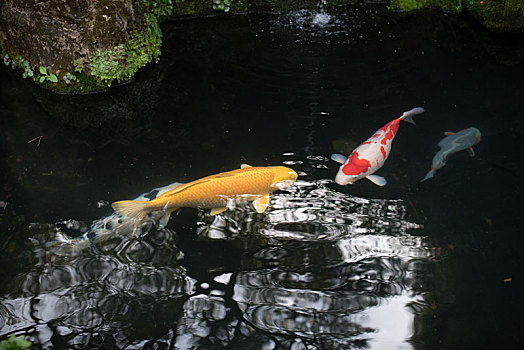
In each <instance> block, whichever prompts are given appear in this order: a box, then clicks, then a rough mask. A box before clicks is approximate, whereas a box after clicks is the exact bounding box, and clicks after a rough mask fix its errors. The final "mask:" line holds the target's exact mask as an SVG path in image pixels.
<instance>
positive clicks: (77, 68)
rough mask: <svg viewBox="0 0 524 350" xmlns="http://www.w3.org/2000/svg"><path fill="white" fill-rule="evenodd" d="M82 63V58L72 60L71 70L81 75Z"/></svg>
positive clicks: (83, 61) (83, 60)
mask: <svg viewBox="0 0 524 350" xmlns="http://www.w3.org/2000/svg"><path fill="white" fill-rule="evenodd" d="M84 63H85V59H84V58H83V57H79V58H77V59H76V60H74V61H73V68H74V70H75V72H77V73H82V71H83V70H84Z"/></svg>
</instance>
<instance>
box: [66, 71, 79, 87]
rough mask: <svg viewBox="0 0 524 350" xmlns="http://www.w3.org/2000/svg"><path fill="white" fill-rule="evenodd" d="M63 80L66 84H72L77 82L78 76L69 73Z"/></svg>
mask: <svg viewBox="0 0 524 350" xmlns="http://www.w3.org/2000/svg"><path fill="white" fill-rule="evenodd" d="M63 79H64V81H65V83H66V84H71V82H72V81H76V80H77V79H76V75H74V74H73V73H67V74H66V75H64V77H63Z"/></svg>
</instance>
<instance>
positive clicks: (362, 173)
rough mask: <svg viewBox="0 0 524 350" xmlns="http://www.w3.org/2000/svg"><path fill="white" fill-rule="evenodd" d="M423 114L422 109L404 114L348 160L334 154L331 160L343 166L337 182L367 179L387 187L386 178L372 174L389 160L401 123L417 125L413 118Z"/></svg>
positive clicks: (359, 148) (354, 152)
mask: <svg viewBox="0 0 524 350" xmlns="http://www.w3.org/2000/svg"><path fill="white" fill-rule="evenodd" d="M423 112H424V108H422V107H416V108H413V109H412V110H410V111H407V112H404V113H403V114H402V116H400V117H399V118H397V119H394V120H392V121H390V122H389V123H387V124H386V125H384V126H383V127H381V128H380V129H378V130H377V131H376V132H375V134H373V136H371V137H370V138H369V139H367V140H366V141H364V142H363V143H362V144H360V146H358V147H357V148H356V149H355V150H354V151H353V152H351V154H350V155H349V157H348V158H347V159H346V157H345V156H343V155H342V154H332V155H331V159H332V160H334V161H335V162H338V163H341V164H342V165H341V166H340V169H339V170H338V173H337V176H336V177H335V182H336V183H337V184H339V185H348V184H353V183H355V182H356V181H358V180H360V179H363V178H366V179H368V180H370V181H371V182H373V183H374V184H375V185H378V186H385V185H386V179H385V178H383V177H382V176H378V175H372V174H373V173H374V172H375V171H377V170H378V169H380V168H381V167H382V166H383V165H384V162H385V161H386V159H388V156H389V152H390V151H391V143H392V142H393V139H394V138H395V135H396V134H397V131H398V127H399V124H400V121H401V120H405V121H407V122H410V123H413V124H415V122H414V121H413V118H412V116H414V115H417V114H420V113H423Z"/></svg>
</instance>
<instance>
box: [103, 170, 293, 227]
mask: <svg viewBox="0 0 524 350" xmlns="http://www.w3.org/2000/svg"><path fill="white" fill-rule="evenodd" d="M296 179H297V173H296V172H295V171H294V170H293V169H290V168H286V167H284V166H272V167H251V166H249V165H246V164H243V165H242V166H241V168H240V169H236V170H232V171H228V172H224V173H220V174H216V175H211V176H207V177H204V178H202V179H199V180H195V181H192V182H189V183H186V184H183V185H180V186H178V187H175V188H174V189H172V190H170V191H168V192H166V193H164V194H162V195H161V196H159V197H157V198H155V199H153V200H151V201H137V200H126V201H119V202H115V203H113V204H112V207H113V209H114V210H115V211H116V212H117V213H119V214H121V215H123V216H126V217H129V218H132V219H134V220H135V228H136V227H138V225H139V224H140V222H141V221H142V220H143V219H144V218H145V217H146V216H147V215H148V214H149V213H151V212H154V211H163V212H164V213H165V214H164V216H163V217H162V218H161V219H160V226H161V227H163V226H165V225H166V224H167V222H168V220H169V216H170V215H171V213H172V212H173V211H176V210H178V209H180V208H183V207H189V208H202V209H211V215H217V214H220V213H222V212H224V211H225V210H227V209H228V207H231V205H232V204H234V203H235V201H238V200H241V201H252V202H253V206H254V207H255V209H256V211H257V212H258V213H263V212H264V211H265V210H266V208H267V206H268V203H269V194H270V193H271V192H273V191H276V190H278V189H282V188H286V187H289V186H291V185H293V184H294V183H295V180H296Z"/></svg>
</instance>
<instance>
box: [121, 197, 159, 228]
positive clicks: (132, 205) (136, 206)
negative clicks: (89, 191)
mask: <svg viewBox="0 0 524 350" xmlns="http://www.w3.org/2000/svg"><path fill="white" fill-rule="evenodd" d="M111 206H112V207H113V209H114V210H115V211H116V212H117V213H118V214H120V215H122V216H125V217H128V218H131V219H133V220H135V228H136V227H138V225H139V224H140V223H141V222H142V220H144V218H145V217H146V216H147V214H149V212H151V211H152V209H151V203H150V202H148V201H119V202H114V203H113V204H111Z"/></svg>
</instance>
